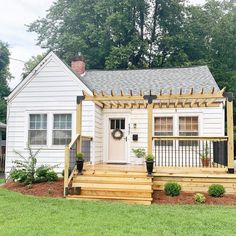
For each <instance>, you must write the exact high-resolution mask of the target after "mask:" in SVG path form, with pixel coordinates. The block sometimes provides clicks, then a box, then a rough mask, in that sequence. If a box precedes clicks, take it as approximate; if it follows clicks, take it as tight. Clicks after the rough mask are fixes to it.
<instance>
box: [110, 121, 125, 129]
mask: <svg viewBox="0 0 236 236" xmlns="http://www.w3.org/2000/svg"><path fill="white" fill-rule="evenodd" d="M110 128H111V129H125V119H111V126H110Z"/></svg>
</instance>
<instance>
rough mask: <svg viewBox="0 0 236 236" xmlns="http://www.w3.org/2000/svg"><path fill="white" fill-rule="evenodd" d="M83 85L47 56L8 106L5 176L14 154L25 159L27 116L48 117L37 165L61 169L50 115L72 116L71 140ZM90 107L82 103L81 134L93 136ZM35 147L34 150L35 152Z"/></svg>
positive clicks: (59, 148) (61, 150) (60, 148)
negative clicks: (78, 97) (38, 115)
mask: <svg viewBox="0 0 236 236" xmlns="http://www.w3.org/2000/svg"><path fill="white" fill-rule="evenodd" d="M82 89H84V85H83V84H82V82H81V81H79V80H78V79H76V78H75V76H74V75H73V73H72V72H70V71H68V68H66V66H65V65H63V64H62V63H61V62H60V61H59V60H58V59H57V58H56V57H55V56H51V57H50V58H49V60H48V61H47V62H46V63H45V65H43V67H42V69H41V70H40V71H39V73H36V74H35V75H34V76H33V78H32V79H31V80H30V81H29V82H28V83H27V84H26V85H25V87H24V88H23V89H22V90H21V91H20V92H19V93H18V94H17V95H16V96H15V97H13V99H12V100H11V101H10V102H9V104H8V118H7V119H8V120H7V124H8V126H7V158H6V173H8V172H9V171H10V169H11V168H12V161H13V160H15V159H16V158H17V155H16V154H15V152H14V150H16V151H19V152H21V153H22V154H23V155H27V149H26V147H27V139H28V116H29V114H30V113H47V114H48V136H47V138H48V141H47V142H48V144H47V146H46V147H45V146H44V147H42V150H41V151H40V153H39V158H38V164H39V165H40V164H50V165H58V168H57V171H61V170H62V168H63V165H64V147H63V146H53V145H52V132H51V129H52V119H53V113H71V114H72V136H74V135H75V121H76V96H78V95H81V94H82ZM93 123H94V104H93V103H92V102H83V121H82V134H83V135H86V136H93V134H94V126H93ZM37 148H38V147H35V150H36V149H37Z"/></svg>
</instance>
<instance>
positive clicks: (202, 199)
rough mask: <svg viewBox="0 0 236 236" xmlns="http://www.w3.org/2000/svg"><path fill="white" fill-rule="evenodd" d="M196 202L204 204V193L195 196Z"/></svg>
mask: <svg viewBox="0 0 236 236" xmlns="http://www.w3.org/2000/svg"><path fill="white" fill-rule="evenodd" d="M194 200H195V201H196V202H198V203H204V202H205V201H206V197H205V196H204V194H202V193H196V194H195V195H194Z"/></svg>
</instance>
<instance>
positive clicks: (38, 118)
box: [29, 114, 47, 129]
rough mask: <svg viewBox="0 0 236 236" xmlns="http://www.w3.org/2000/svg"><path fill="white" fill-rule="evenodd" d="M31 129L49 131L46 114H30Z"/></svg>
mask: <svg viewBox="0 0 236 236" xmlns="http://www.w3.org/2000/svg"><path fill="white" fill-rule="evenodd" d="M29 127H30V129H47V115H46V114H30V125H29Z"/></svg>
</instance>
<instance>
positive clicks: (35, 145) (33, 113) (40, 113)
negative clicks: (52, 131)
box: [26, 111, 48, 147]
mask: <svg viewBox="0 0 236 236" xmlns="http://www.w3.org/2000/svg"><path fill="white" fill-rule="evenodd" d="M30 115H46V121H47V127H46V129H42V130H45V131H46V144H30V143H29V132H30V130H33V129H30ZM27 117H28V119H27V126H26V127H27V136H26V137H27V138H26V146H28V145H30V146H32V147H45V146H47V144H48V114H47V113H45V112H40V111H39V112H29V113H28V115H27ZM35 130H37V129H35Z"/></svg>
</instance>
